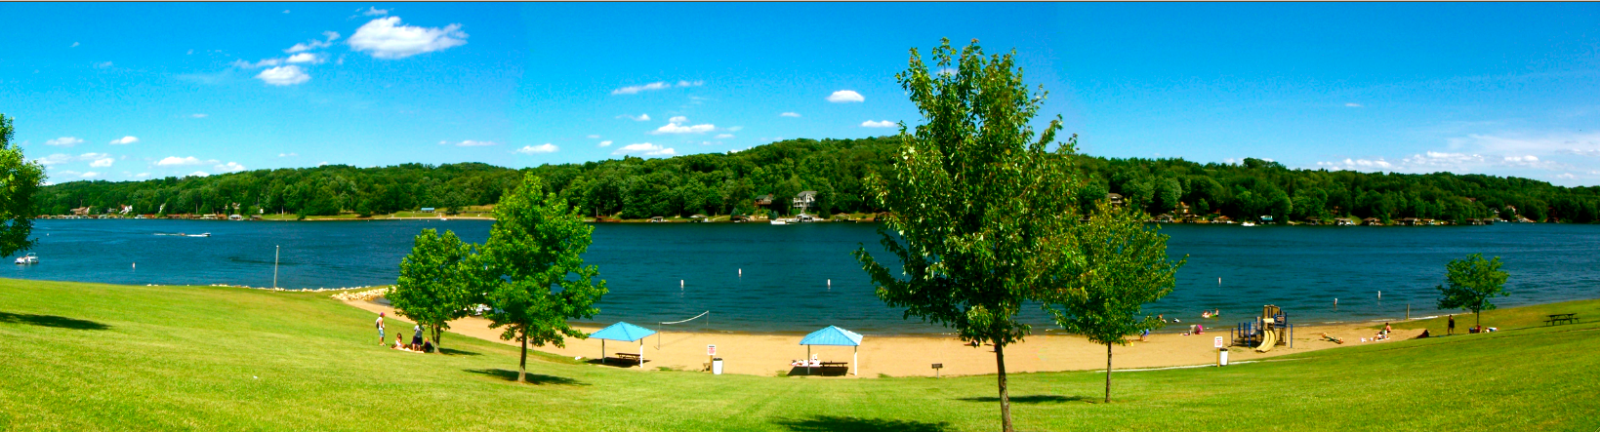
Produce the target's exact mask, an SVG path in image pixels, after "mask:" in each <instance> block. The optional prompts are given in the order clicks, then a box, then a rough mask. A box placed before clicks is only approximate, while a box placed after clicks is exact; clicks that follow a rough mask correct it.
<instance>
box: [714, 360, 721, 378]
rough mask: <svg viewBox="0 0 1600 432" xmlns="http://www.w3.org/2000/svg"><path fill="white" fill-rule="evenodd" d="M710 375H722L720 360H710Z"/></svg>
mask: <svg viewBox="0 0 1600 432" xmlns="http://www.w3.org/2000/svg"><path fill="white" fill-rule="evenodd" d="M711 374H712V375H722V359H714V360H711Z"/></svg>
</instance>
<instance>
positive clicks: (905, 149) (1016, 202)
mask: <svg viewBox="0 0 1600 432" xmlns="http://www.w3.org/2000/svg"><path fill="white" fill-rule="evenodd" d="M932 55H933V59H934V61H935V63H936V67H937V69H938V70H947V69H948V68H951V67H952V66H959V68H958V69H956V71H955V72H953V73H942V72H937V71H930V70H929V67H928V66H927V65H926V64H924V63H923V62H922V58H921V56H920V55H918V54H917V51H916V50H915V49H912V51H911V65H910V67H909V68H908V69H907V70H906V71H904V72H901V73H899V74H897V75H896V76H895V77H896V79H898V80H899V81H900V84H901V86H902V87H904V88H905V90H906V92H907V93H908V94H910V95H911V101H912V103H914V104H915V105H916V106H917V109H918V110H919V111H920V112H921V113H922V116H923V117H924V118H925V119H926V120H927V122H928V123H927V124H925V125H921V126H917V128H916V130H915V132H914V133H908V131H907V130H906V128H905V126H904V125H902V126H901V132H900V136H899V139H900V147H899V151H898V154H897V155H896V157H895V162H896V163H895V164H894V166H893V167H892V168H891V170H890V171H889V172H887V173H886V175H885V176H882V177H874V178H872V179H871V180H870V184H871V185H872V190H873V198H874V199H875V200H876V201H877V202H878V203H879V205H880V206H882V207H883V208H884V209H887V210H889V216H888V224H887V226H886V228H887V230H880V233H882V235H883V240H882V244H883V246H884V247H885V248H887V249H888V250H889V251H890V252H893V253H894V254H895V256H897V257H898V258H899V259H900V261H901V263H902V264H903V266H902V269H903V271H904V273H903V274H904V275H906V278H904V279H901V278H898V277H895V276H894V275H893V273H891V272H890V271H889V269H888V268H887V267H885V266H883V265H882V264H879V263H878V262H877V261H876V260H875V259H874V258H873V257H872V255H870V254H868V253H867V250H866V248H865V247H862V248H859V249H857V250H856V252H855V256H856V259H858V260H860V261H861V264H862V268H863V269H864V270H866V272H867V273H868V274H869V275H870V276H871V278H872V283H873V285H874V286H875V287H876V293H877V296H878V298H880V299H882V300H883V301H884V302H885V303H887V304H888V305H889V306H891V307H903V308H906V312H905V316H906V317H911V316H917V317H921V318H922V319H924V320H927V321H931V322H934V323H938V324H942V325H944V326H946V327H949V328H952V329H955V330H956V332H957V334H958V336H959V337H960V338H961V339H962V340H967V341H978V342H992V343H993V344H994V347H995V362H996V365H997V367H998V370H999V374H1000V388H999V390H1000V404H1001V413H1002V423H1003V425H1004V428H1005V429H1006V430H1007V431H1010V430H1011V414H1010V405H1009V399H1008V396H1007V392H1006V384H1005V382H1006V381H1005V357H1004V353H1005V346H1006V345H1007V344H1010V343H1013V342H1016V341H1020V340H1022V338H1023V336H1025V335H1026V334H1027V333H1028V325H1027V324H1023V323H1021V322H1018V321H1016V320H1015V317H1016V314H1017V312H1018V311H1019V309H1021V307H1022V303H1023V302H1024V301H1026V299H1027V296H1028V295H1029V294H1030V293H1031V291H1032V289H1034V288H1035V286H1036V285H1038V284H1041V283H1045V282H1047V279H1046V278H1044V277H1042V275H1045V274H1048V273H1049V271H1050V270H1051V269H1054V268H1056V267H1058V261H1059V260H1060V258H1061V256H1062V254H1063V251H1065V250H1066V249H1067V247H1066V243H1067V242H1069V241H1070V235H1069V232H1068V225H1069V224H1070V221H1071V220H1072V218H1071V217H1069V215H1071V214H1072V213H1073V211H1074V207H1075V206H1076V202H1075V201H1074V199H1073V197H1074V191H1073V190H1072V184H1073V181H1072V179H1071V177H1070V173H1069V171H1068V166H1067V158H1066V156H1067V154H1069V153H1070V152H1071V151H1072V149H1073V142H1071V141H1069V142H1068V143H1066V144H1063V145H1060V146H1059V147H1057V149H1056V150H1055V151H1054V152H1051V151H1049V150H1047V147H1048V146H1049V145H1051V144H1053V142H1054V140H1055V135H1056V131H1058V130H1060V128H1061V121H1060V119H1059V118H1058V119H1056V120H1053V121H1051V122H1050V125H1049V126H1048V127H1047V128H1045V130H1044V132H1043V133H1041V134H1040V135H1039V137H1038V139H1037V140H1035V139H1034V131H1033V128H1032V127H1031V126H1030V125H1029V122H1030V121H1031V120H1032V119H1033V118H1034V116H1035V114H1036V113H1037V112H1038V110H1039V105H1040V101H1041V100H1043V98H1044V96H1045V95H1044V93H1043V91H1042V90H1041V91H1040V93H1038V94H1034V93H1032V92H1030V91H1029V89H1028V88H1027V86H1026V84H1024V83H1023V81H1022V72H1021V71H1020V70H1018V69H1016V66H1015V64H1014V63H1013V60H1012V55H1010V54H1008V55H1005V56H994V57H992V58H988V59H986V58H985V57H984V55H983V51H982V49H981V48H979V47H978V43H977V41H973V43H972V44H971V45H968V46H967V47H966V48H963V49H962V50H961V52H960V56H959V58H954V56H955V55H956V52H955V50H954V49H953V48H951V46H950V42H949V40H945V41H944V42H943V44H941V45H940V46H939V47H937V48H934V49H933V52H932ZM956 62H959V63H956ZM890 230H892V232H891V231H890Z"/></svg>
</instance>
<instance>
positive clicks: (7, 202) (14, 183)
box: [0, 114, 44, 257]
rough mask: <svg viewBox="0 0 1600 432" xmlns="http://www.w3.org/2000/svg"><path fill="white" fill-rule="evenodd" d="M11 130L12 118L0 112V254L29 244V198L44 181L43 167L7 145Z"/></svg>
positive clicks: (9, 253) (31, 217)
mask: <svg viewBox="0 0 1600 432" xmlns="http://www.w3.org/2000/svg"><path fill="white" fill-rule="evenodd" d="M14 132H15V128H14V126H13V118H11V117H6V115H5V114H0V257H3V256H11V254H14V253H17V252H21V251H25V250H28V249H29V248H32V247H33V240H30V239H28V236H29V235H30V234H32V233H33V217H34V216H35V215H36V214H37V213H36V212H37V211H38V209H35V208H34V205H33V204H34V202H33V198H34V194H35V193H36V192H38V191H39V184H40V183H42V182H44V167H43V166H40V165H39V163H38V162H31V161H29V160H28V158H27V156H23V155H22V148H21V147H18V146H13V145H11V138H12V137H13V136H15V135H14Z"/></svg>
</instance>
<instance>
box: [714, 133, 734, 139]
mask: <svg viewBox="0 0 1600 432" xmlns="http://www.w3.org/2000/svg"><path fill="white" fill-rule="evenodd" d="M716 138H717V139H728V138H733V134H719V135H717V136H716Z"/></svg>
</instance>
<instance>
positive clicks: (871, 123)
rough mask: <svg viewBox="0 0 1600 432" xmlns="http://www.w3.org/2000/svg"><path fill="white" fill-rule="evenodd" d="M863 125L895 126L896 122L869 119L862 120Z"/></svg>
mask: <svg viewBox="0 0 1600 432" xmlns="http://www.w3.org/2000/svg"><path fill="white" fill-rule="evenodd" d="M861 127H869V128H886V127H895V123H894V122H892V121H888V120H879V121H872V120H867V121H864V122H861Z"/></svg>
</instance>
